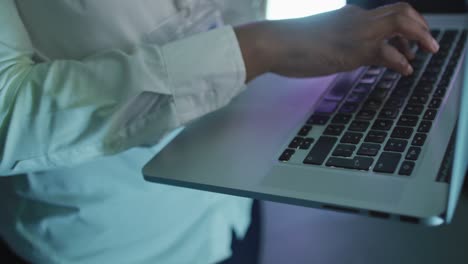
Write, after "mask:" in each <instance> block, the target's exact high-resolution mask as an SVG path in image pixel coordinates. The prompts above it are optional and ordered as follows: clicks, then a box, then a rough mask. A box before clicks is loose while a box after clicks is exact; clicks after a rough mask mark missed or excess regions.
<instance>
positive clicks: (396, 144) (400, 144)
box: [385, 138, 408, 152]
mask: <svg viewBox="0 0 468 264" xmlns="http://www.w3.org/2000/svg"><path fill="white" fill-rule="evenodd" d="M406 145H408V141H406V140H401V139H393V138H392V139H389V140H388V141H387V144H386V145H385V151H394V152H404V151H405V149H406Z"/></svg>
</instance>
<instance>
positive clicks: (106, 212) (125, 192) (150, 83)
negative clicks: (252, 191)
mask: <svg viewBox="0 0 468 264" xmlns="http://www.w3.org/2000/svg"><path fill="white" fill-rule="evenodd" d="M235 2H237V3H236V4H237V5H238V6H241V4H243V5H244V6H243V8H244V9H245V10H248V8H250V7H251V6H250V5H251V4H252V3H250V2H249V3H248V4H246V2H245V1H239V2H238V1H235ZM226 3H227V1H226V2H225V3H224V4H223V1H218V0H212V1H209V0H199V1H190V0H185V1H184V0H178V1H169V0H159V1H158V0H133V1H127V0H99V1H95V0H81V1H78V0H60V1H58V0H42V1H37V0H17V1H14V0H2V1H0V25H2V26H1V27H0V175H3V176H7V175H9V177H0V210H1V215H0V234H1V236H2V237H3V238H4V239H5V240H6V242H7V243H8V244H10V246H12V247H13V248H14V250H15V251H16V252H17V254H19V255H21V256H22V257H24V258H25V259H27V260H29V261H31V262H33V263H48V264H49V263H214V262H218V261H220V260H222V259H223V258H226V257H228V256H229V253H230V249H229V247H230V240H231V237H230V236H231V230H232V229H234V230H235V231H236V233H237V235H238V236H240V237H242V236H243V234H244V233H245V230H246V228H247V226H248V223H249V216H248V211H249V208H250V204H251V202H250V200H248V199H243V198H235V197H230V196H225V195H219V194H214V193H207V192H201V191H195V190H189V189H183V188H175V187H170V186H166V185H158V184H154V183H148V182H145V181H144V180H143V178H142V175H141V168H142V166H143V165H144V163H145V162H147V161H148V160H149V159H150V158H151V157H152V156H154V155H155V154H156V153H157V152H158V151H159V150H160V149H161V148H163V147H164V145H165V144H167V143H168V142H169V141H170V139H171V138H172V137H174V135H175V132H174V129H176V128H180V127H182V126H183V125H184V124H186V123H187V122H190V121H192V120H194V119H196V118H199V117H201V116H203V115H204V114H206V113H209V112H211V111H215V110H216V109H219V108H221V107H223V106H225V105H226V104H228V103H229V101H230V100H231V99H232V98H233V97H235V96H236V95H237V94H239V93H240V92H241V91H242V90H243V89H244V87H245V85H244V81H245V68H244V64H243V61H242V56H241V53H240V49H239V47H238V43H237V40H236V37H235V34H234V32H233V29H232V28H231V27H230V26H226V27H221V28H218V29H214V30H211V31H209V32H206V33H201V34H194V33H196V32H197V31H200V30H202V29H203V27H204V26H203V25H201V23H198V22H200V21H202V22H203V24H206V22H207V21H208V22H209V20H206V19H202V18H204V17H207V15H206V14H204V13H203V12H204V10H205V11H206V10H222V11H223V12H224V14H230V16H231V17H235V13H236V11H235V10H239V9H232V8H229V6H228V5H227V4H226ZM246 8H247V9H246ZM233 10H234V12H233ZM200 14H204V15H200ZM207 14H208V13H207ZM209 14H210V17H216V15H214V14H218V13H216V12H211V13H209ZM233 14H234V15H233ZM244 19H245V18H244ZM209 26H210V27H211V26H213V25H209ZM204 29H206V28H204ZM188 35H193V36H191V37H187V36H188ZM156 143H157V144H156Z"/></svg>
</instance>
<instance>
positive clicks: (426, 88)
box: [414, 83, 434, 94]
mask: <svg viewBox="0 0 468 264" xmlns="http://www.w3.org/2000/svg"><path fill="white" fill-rule="evenodd" d="M433 89H434V86H433V85H432V84H420V83H418V84H417V85H416V87H415V88H414V91H415V92H417V93H421V94H430V93H431V92H432V90H433Z"/></svg>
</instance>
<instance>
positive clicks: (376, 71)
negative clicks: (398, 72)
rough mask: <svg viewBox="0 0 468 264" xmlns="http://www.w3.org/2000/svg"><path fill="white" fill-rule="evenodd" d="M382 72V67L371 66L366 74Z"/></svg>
mask: <svg viewBox="0 0 468 264" xmlns="http://www.w3.org/2000/svg"><path fill="white" fill-rule="evenodd" d="M381 72H382V68H381V67H378V66H371V67H369V69H368V70H367V72H366V75H379V74H380V73H381Z"/></svg>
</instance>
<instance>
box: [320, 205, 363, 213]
mask: <svg viewBox="0 0 468 264" xmlns="http://www.w3.org/2000/svg"><path fill="white" fill-rule="evenodd" d="M322 208H323V209H327V210H333V211H337V212H343V213H353V214H359V210H358V209H353V208H347V207H341V206H336V205H329V204H324V205H322Z"/></svg>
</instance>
